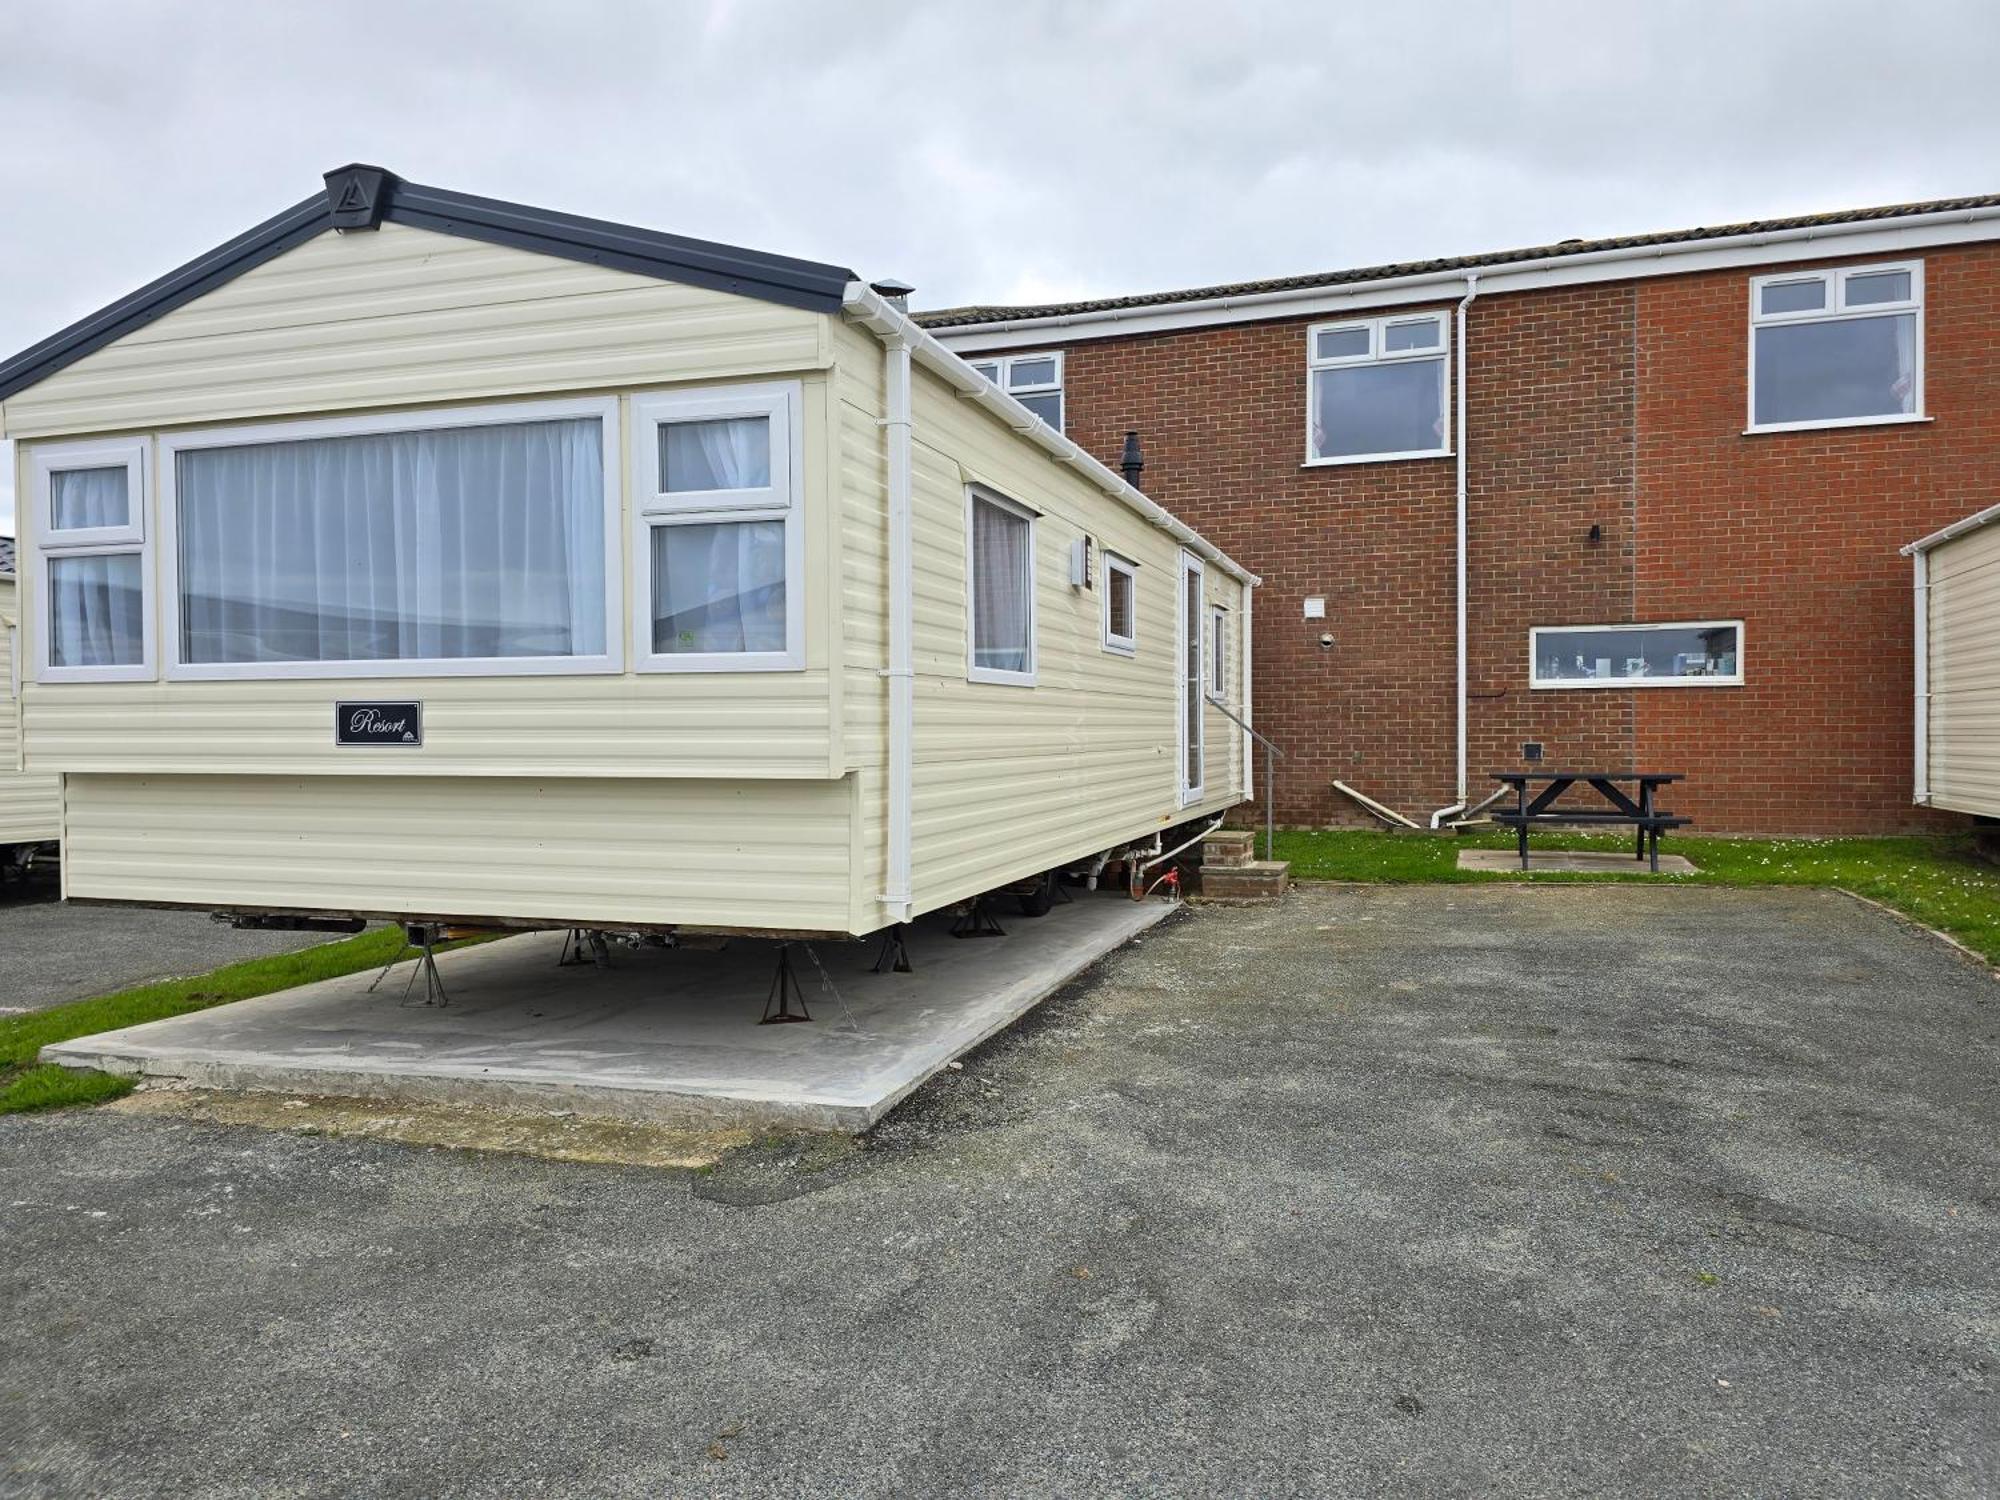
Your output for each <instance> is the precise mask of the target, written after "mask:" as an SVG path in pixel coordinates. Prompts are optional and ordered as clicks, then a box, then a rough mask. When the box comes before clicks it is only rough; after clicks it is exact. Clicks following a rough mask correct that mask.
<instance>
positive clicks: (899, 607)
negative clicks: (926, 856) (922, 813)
mask: <svg viewBox="0 0 2000 1500" xmlns="http://www.w3.org/2000/svg"><path fill="white" fill-rule="evenodd" d="M883 353H884V359H885V363H886V365H887V389H888V414H887V416H886V417H885V418H884V419H883V424H882V425H883V433H884V435H885V437H886V439H887V446H888V450H889V452H888V458H889V665H888V667H887V668H886V669H885V670H884V672H883V676H884V677H886V678H887V679H888V682H889V869H888V889H887V890H885V891H883V893H882V905H883V906H884V907H885V908H886V909H887V910H886V912H885V913H884V914H885V915H886V916H887V917H888V918H889V920H890V921H892V922H906V921H908V920H909V918H910V905H911V897H910V841H911V831H910V791H911V782H912V780H913V779H914V777H915V751H914V737H915V732H916V682H915V665H914V662H915V657H914V648H913V645H912V639H911V636H912V629H911V607H912V594H913V591H914V589H915V586H916V581H915V576H914V549H913V545H912V539H911V530H910V461H911V441H912V436H911V435H912V422H911V403H910V341H909V340H908V339H906V338H900V337H896V336H894V335H892V336H890V337H888V338H886V339H885V340H884V341H883Z"/></svg>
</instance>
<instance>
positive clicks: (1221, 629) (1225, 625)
mask: <svg viewBox="0 0 2000 1500" xmlns="http://www.w3.org/2000/svg"><path fill="white" fill-rule="evenodd" d="M1204 582H1205V580H1204ZM1228 645H1229V606H1228V605H1226V604H1218V603H1216V602H1215V601H1214V600H1212V599H1211V600H1210V601H1209V603H1208V696H1209V697H1210V698H1212V699H1214V700H1215V701H1216V702H1217V703H1227V702H1228V701H1229V700H1228V699H1227V698H1225V697H1224V696H1223V694H1224V692H1225V691H1226V690H1227V689H1228V687H1229V656H1228V652H1227V648H1228Z"/></svg>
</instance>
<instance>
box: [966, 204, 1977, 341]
mask: <svg viewBox="0 0 2000 1500" xmlns="http://www.w3.org/2000/svg"><path fill="white" fill-rule="evenodd" d="M1994 219H2000V208H1955V209H1946V210H1942V211H1940V212H1936V213H1927V214H1905V215H1901V216H1898V217H1896V218H1885V219H1850V220H1847V221H1845V222H1843V223H1838V224H1815V225H1810V226H1807V227H1804V228H1799V229H1770V230H1761V231H1757V232H1755V233H1750V234H1730V235H1717V236H1715V237H1713V238H1709V239H1690V240H1676V241H1674V242H1673V243H1671V244H1664V245H1626V246H1621V247H1617V248H1613V249H1607V250H1584V251H1578V252H1576V253H1574V254H1570V255H1545V256H1537V257H1535V258H1534V259H1532V260H1518V261H1505V260H1495V261H1492V262H1488V263H1486V264H1485V265H1483V266H1482V267H1481V268H1480V269H1481V271H1482V272H1483V274H1485V275H1486V277H1487V280H1488V281H1489V283H1495V284H1494V285H1489V287H1488V291H1489V292H1493V291H1501V290H1505V291H1514V290H1518V289H1519V288H1517V287H1516V286H1515V285H1514V283H1515V282H1516V281H1517V280H1518V281H1520V282H1523V283H1526V284H1530V285H1532V284H1533V283H1534V281H1535V280H1536V279H1537V278H1540V277H1547V276H1555V275H1560V274H1561V273H1562V272H1563V271H1565V270H1566V269H1568V268H1571V267H1578V266H1611V265H1618V264H1620V263H1626V262H1647V261H1650V262H1654V263H1656V264H1657V263H1659V262H1664V261H1667V260H1670V259H1673V258H1675V257H1679V256H1699V255H1703V254H1717V253H1722V254H1727V253H1731V252H1737V251H1743V250H1754V249H1762V248H1766V247H1770V246H1784V245H1795V246H1807V245H1812V244H1815V243H1818V242H1822V241H1828V240H1840V239H1845V238H1849V237H1852V236H1856V235H1870V234H1874V235H1883V234H1891V233H1898V232H1904V231H1913V230H1923V229H1929V228H1949V227H1951V226H1956V225H1961V224H1977V223H1982V222H1985V221H1989V220H1994ZM1824 253H1825V254H1828V255H1839V254H1842V253H1843V252H1842V251H1841V250H1840V249H1839V248H1838V247H1837V246H1833V247H1830V248H1828V249H1827V250H1826V251H1825V252H1824ZM1689 269H1700V267H1690V268H1689ZM1634 274H1639V275H1649V274H1662V273H1661V272H1660V271H1657V270H1656V271H1651V272H1644V271H1641V272H1635V273H1634ZM1465 275H1466V273H1465V271H1464V269H1462V268H1461V269H1458V270H1447V271H1417V272H1411V273H1410V274H1408V275H1404V276H1382V277H1376V278H1373V279H1371V280H1365V281H1353V282H1322V283H1319V284H1316V285H1312V286H1297V287H1286V288H1284V289H1283V290H1280V291H1271V292H1239V293H1233V294H1230V295H1228V296H1218V297H1199V298H1190V299H1188V300H1186V301H1176V302H1165V301H1162V302H1147V303H1142V304H1140V305H1137V306H1132V307H1113V308H1098V309H1093V310H1091V311H1088V312H1073V313H1047V314H1042V315H1039V316H1034V317H1022V318H996V319H993V320H992V321H990V322H978V323H959V324H953V325H951V326H949V327H947V328H945V329H943V330H942V332H943V333H944V334H945V335H946V336H947V337H950V338H955V339H956V338H963V339H968V340H978V339H985V338H987V337H989V336H992V335H998V334H1006V333H1013V332H1026V331H1053V330H1058V329H1064V328H1078V327H1087V326H1088V325H1090V324H1094V323H1120V322H1129V321H1131V320H1134V319H1140V318H1149V317H1156V316H1162V315H1173V316H1176V317H1199V316H1200V315H1201V314H1204V313H1214V314H1223V313H1230V312H1234V313H1238V314H1241V315H1243V316H1245V317H1246V318H1247V317H1249V316H1256V315H1263V316H1269V317H1281V316H1283V315H1284V310H1285V307H1286V305H1287V304H1289V303H1294V302H1309V301H1312V300H1315V299H1324V298H1329V297H1334V298H1338V297H1342V296H1351V295H1358V294H1363V293H1371V292H1376V291H1389V290H1396V291H1405V290H1415V289H1420V288H1429V287H1436V288H1440V289H1443V288H1447V287H1451V286H1455V285H1457V284H1458V283H1460V282H1462V281H1463V280H1464V279H1465ZM1265 309H1269V310H1270V311H1268V312H1265V311H1264V310H1265ZM1112 332H1115V330H1105V331H1103V332H1102V333H1098V334H1096V335H1092V336H1096V337H1108V336H1110V334H1111V333H1112Z"/></svg>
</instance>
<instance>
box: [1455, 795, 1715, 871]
mask: <svg viewBox="0 0 2000 1500" xmlns="http://www.w3.org/2000/svg"><path fill="white" fill-rule="evenodd" d="M1493 779H1494V780H1495V781H1498V782H1500V783H1502V784H1503V785H1505V786H1509V787H1512V788H1513V789H1514V806H1513V807H1512V808H1510V809H1508V810H1507V811H1505V812H1496V813H1495V814H1493V821H1494V822H1496V823H1499V824H1501V825H1502V826H1504V827H1508V828H1512V829H1514V830H1515V832H1516V833H1517V834H1518V835H1519V836H1520V841H1521V868H1522V869H1524V870H1525V869H1527V868H1528V830H1529V829H1530V828H1544V827H1549V828H1560V827H1564V826H1570V827H1574V826H1576V825H1578V824H1584V823H1630V824H1632V825H1633V826H1634V827H1635V828H1636V829H1637V830H1638V846H1637V848H1636V849H1634V851H1633V858H1635V859H1645V858H1646V857H1647V854H1648V852H1649V850H1650V852H1651V855H1652V868H1653V873H1654V874H1655V875H1657V874H1659V873H1660V830H1661V829H1663V828H1679V827H1681V826H1683V825H1684V824H1688V823H1692V822H1693V821H1694V819H1692V818H1683V817H1678V816H1676V815H1675V814H1673V813H1670V812H1663V811H1662V810H1661V809H1660V807H1659V804H1658V800H1657V798H1656V795H1655V794H1656V793H1657V792H1658V791H1659V789H1660V788H1661V787H1663V786H1671V785H1672V784H1673V783H1674V782H1676V781H1680V780H1682V779H1684V778H1683V777H1682V775H1681V773H1680V772H1678V771H1495V772H1494V773H1493ZM1579 782H1581V783H1582V784H1583V785H1585V786H1588V787H1590V788H1592V789H1593V790H1595V791H1596V792H1597V794H1598V797H1599V799H1600V800H1599V801H1598V802H1597V803H1596V804H1594V805H1591V806H1588V807H1558V806H1557V805H1556V804H1557V803H1558V802H1559V801H1560V800H1561V799H1562V796H1563V793H1565V792H1567V791H1568V790H1569V789H1570V788H1571V787H1573V786H1575V785H1577V784H1578V783H1579ZM1537 785H1539V787H1540V790H1538V791H1536V792H1534V794H1533V795H1532V796H1530V794H1529V788H1530V787H1534V786H1537ZM1627 787H1632V788H1635V789H1636V795H1635V794H1634V793H1632V792H1627V791H1626V790H1625V788H1627Z"/></svg>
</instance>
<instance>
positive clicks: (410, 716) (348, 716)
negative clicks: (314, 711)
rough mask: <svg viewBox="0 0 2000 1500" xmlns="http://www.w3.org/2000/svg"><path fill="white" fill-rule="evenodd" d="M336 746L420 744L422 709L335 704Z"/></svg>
mask: <svg viewBox="0 0 2000 1500" xmlns="http://www.w3.org/2000/svg"><path fill="white" fill-rule="evenodd" d="M333 742H334V743H335V744H336V745H412V746H414V745H421V744H422V743H423V742H424V706H423V704H421V703H336V704H334V706H333Z"/></svg>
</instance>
